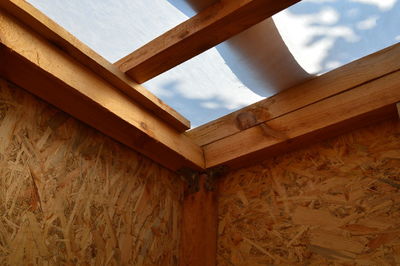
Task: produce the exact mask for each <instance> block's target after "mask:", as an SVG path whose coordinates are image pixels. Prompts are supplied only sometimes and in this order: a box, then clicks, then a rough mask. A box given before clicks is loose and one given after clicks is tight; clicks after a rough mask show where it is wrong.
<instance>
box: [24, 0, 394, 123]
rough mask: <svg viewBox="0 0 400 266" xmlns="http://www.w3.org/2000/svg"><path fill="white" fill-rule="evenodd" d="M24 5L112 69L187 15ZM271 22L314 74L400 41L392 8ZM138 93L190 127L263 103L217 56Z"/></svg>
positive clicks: (45, 2)
mask: <svg viewBox="0 0 400 266" xmlns="http://www.w3.org/2000/svg"><path fill="white" fill-rule="evenodd" d="M29 2H30V3H32V4H33V5H34V6H36V7H37V8H38V9H40V10H41V11H43V12H44V13H45V14H47V15H48V16H49V17H51V18H52V19H54V20H55V21H56V22H58V23H59V24H60V25H61V26H63V27H64V28H66V29H67V30H68V31H70V32H71V33H72V34H74V35H75V36H76V37H77V38H78V39H80V40H81V41H82V42H84V43H85V44H87V45H88V46H89V47H91V48H92V49H93V50H95V51H96V52H98V53H99V54H100V55H102V56H103V57H104V58H106V59H107V60H109V61H111V62H115V61H117V60H118V59H120V58H122V57H123V56H125V55H127V54H129V53H130V52H132V51H134V50H135V49H137V48H139V47H140V46H142V45H143V44H145V43H147V42H148V41H150V40H152V39H154V38H155V37H157V36H158V35H160V34H162V33H163V32H165V31H167V30H169V29H170V28H172V27H174V26H175V25H177V24H179V23H181V22H183V21H184V20H185V19H187V16H186V15H190V9H189V8H188V6H187V5H186V4H185V1H184V0H168V1H167V0H151V1H148V0H68V1H65V0H51V1H50V0H29ZM171 3H172V4H171ZM174 5H175V6H174ZM181 11H182V12H181ZM185 14H186V15H185ZM274 20H275V23H276V25H277V27H278V29H279V31H280V32H281V34H282V36H283V38H284V40H285V41H286V43H287V45H288V48H289V49H290V51H291V52H292V53H293V54H294V56H295V58H296V59H297V60H298V62H299V63H300V64H301V66H302V67H303V68H304V69H305V70H307V71H308V72H309V73H313V74H320V73H323V72H326V71H329V70H331V69H333V68H336V67H338V66H341V65H343V64H346V63H348V62H350V61H353V60H355V59H357V58H360V57H362V56H365V55H367V54H370V53H372V52H374V51H377V50H380V49H382V48H384V47H387V46H389V45H391V44H394V43H397V42H399V41H400V2H399V1H398V0H306V1H302V2H301V3H300V4H297V5H295V6H293V7H291V8H290V9H289V10H286V11H284V12H281V13H279V14H278V15H276V16H275V17H274ZM249 71H251V70H249ZM288 75H290V73H288ZM144 85H145V87H146V88H148V89H149V90H150V91H152V92H153V93H155V94H156V95H157V96H158V97H159V98H161V99H163V100H164V101H165V102H167V103H168V104H169V105H171V106H172V107H173V108H175V109H176V110H177V111H179V112H180V113H182V114H183V115H184V116H185V117H187V118H188V119H189V120H191V121H192V125H193V126H198V125H200V124H203V123H206V122H208V121H211V120H213V119H216V118H218V117H220V116H222V115H224V114H227V113H230V112H232V111H233V110H235V109H238V108H241V107H243V106H246V105H248V104H251V103H253V102H256V101H258V100H261V99H262V97H261V96H259V95H257V94H255V93H253V92H252V91H251V90H249V89H248V88H246V87H245V86H244V85H243V84H242V83H241V82H240V80H239V79H238V78H237V77H236V76H235V75H234V74H233V73H232V71H231V70H230V68H229V67H228V66H227V65H226V63H225V62H224V60H223V58H222V57H221V56H220V54H219V53H218V51H217V50H216V49H215V48H213V49H210V50H209V51H207V52H205V53H203V54H201V55H200V56H197V57H195V58H193V59H191V60H189V61H188V62H185V63H183V64H182V65H180V66H178V67H176V68H174V69H172V70H170V71H168V72H166V73H164V74H162V75H160V76H159V77H156V78H154V79H152V80H150V81H148V82H146V83H145V84H144Z"/></svg>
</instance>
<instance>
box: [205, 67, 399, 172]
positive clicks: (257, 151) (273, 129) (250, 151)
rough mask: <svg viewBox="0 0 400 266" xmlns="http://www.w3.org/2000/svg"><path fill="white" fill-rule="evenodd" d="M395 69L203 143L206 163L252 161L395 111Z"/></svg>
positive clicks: (233, 163)
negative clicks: (235, 132) (319, 99)
mask: <svg viewBox="0 0 400 266" xmlns="http://www.w3.org/2000/svg"><path fill="white" fill-rule="evenodd" d="M399 101H400V71H396V72H394V73H391V74H388V75H386V76H383V77H381V78H379V79H377V80H374V81H371V82H369V83H366V84H363V85H361V86H358V87H356V88H353V89H351V90H348V91H345V92H343V93H340V94H337V95H334V96H332V97H330V98H328V99H325V100H322V101H319V102H316V103H314V104H311V105H308V106H306V107H304V108H301V109H299V110H296V111H293V112H291V113H288V114H285V115H283V116H280V117H277V118H275V119H272V120H270V121H268V122H264V123H262V124H259V125H258V126H254V127H251V128H249V129H246V130H243V131H241V132H239V133H237V134H235V135H232V136H229V137H227V138H224V139H221V140H218V141H216V142H213V143H210V144H208V145H205V146H204V147H203V148H204V153H205V158H206V167H214V166H216V165H220V164H227V165H230V166H232V167H238V166H242V165H244V164H249V163H254V162H256V161H257V160H260V159H263V158H265V157H266V156H272V155H275V154H277V153H281V152H285V151H289V150H291V149H293V148H295V147H297V146H298V145H305V144H308V143H310V142H315V141H317V140H318V139H321V138H325V137H328V136H332V135H336V134H339V133H342V132H343V131H347V130H352V129H355V128H357V127H360V126H363V125H366V124H368V123H370V122H371V121H373V120H379V119H386V118H387V117H388V116H394V115H396V107H395V106H396V103H397V102H399Z"/></svg>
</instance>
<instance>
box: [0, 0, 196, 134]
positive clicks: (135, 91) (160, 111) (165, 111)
mask: <svg viewBox="0 0 400 266" xmlns="http://www.w3.org/2000/svg"><path fill="white" fill-rule="evenodd" d="M0 8H2V9H4V10H6V11H7V12H8V13H9V14H12V15H13V16H15V17H16V18H18V19H19V20H20V21H22V22H23V23H24V24H25V25H28V26H29V27H30V28H31V30H33V31H35V32H36V33H38V34H40V35H41V36H42V37H43V38H44V39H46V40H47V41H49V42H50V43H51V44H52V45H54V46H55V47H57V48H59V49H61V50H63V51H64V52H65V53H67V54H68V55H69V56H71V57H72V58H74V59H76V60H77V61H79V62H80V63H81V64H83V65H85V66H86V67H88V68H90V69H91V70H93V71H94V72H95V73H96V74H97V75H99V76H101V77H102V78H104V79H105V80H107V81H108V82H110V83H111V84H112V85H113V86H114V87H115V88H116V89H119V90H121V91H122V92H124V93H125V94H126V95H128V96H129V97H131V98H132V99H133V100H135V101H136V102H138V103H139V104H141V105H142V106H143V107H145V108H147V109H148V110H150V111H151V112H153V113H154V114H155V115H157V116H158V117H160V118H161V119H163V120H164V121H166V122H167V123H168V124H170V125H171V126H173V127H174V128H175V129H177V130H178V131H179V132H183V131H185V130H187V129H189V128H190V121H189V120H187V119H186V118H184V117H183V116H182V115H181V114H179V113H178V112H176V111H175V110H174V109H172V108H171V107H170V106H168V105H167V104H165V103H164V102H163V101H161V100H160V99H158V98H157V97H156V96H155V95H154V94H152V93H151V92H150V91H148V90H147V89H145V88H144V87H142V86H141V85H139V84H137V83H135V82H132V80H131V79H129V78H128V77H126V76H125V75H124V74H123V73H122V72H121V71H120V70H119V69H118V68H117V67H115V66H114V65H113V64H111V63H110V62H108V61H107V60H105V59H104V58H103V57H101V56H100V55H98V54H97V53H96V52H94V51H93V50H92V49H90V48H89V47H87V46H86V45H85V44H83V43H82V42H80V41H79V40H78V39H77V38H75V37H74V36H73V35H71V34H70V33H68V32H67V31H66V30H65V29H63V28H62V27H60V26H59V25H58V24H56V23H55V22H54V21H52V20H51V19H50V18H48V17H47V16H45V15H44V14H43V13H41V12H40V11H39V10H37V9H36V8H34V7H33V6H32V5H30V4H29V3H28V2H27V1H24V0H1V1H0Z"/></svg>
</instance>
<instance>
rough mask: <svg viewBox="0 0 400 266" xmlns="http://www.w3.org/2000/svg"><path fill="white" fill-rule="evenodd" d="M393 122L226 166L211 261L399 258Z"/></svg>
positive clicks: (399, 138) (398, 144)
mask: <svg viewBox="0 0 400 266" xmlns="http://www.w3.org/2000/svg"><path fill="white" fill-rule="evenodd" d="M399 228H400V122H399V120H391V121H387V122H384V123H380V124H376V125H372V126H370V127H367V128H363V129H361V130H358V131H353V132H351V133H349V134H346V135H342V136H340V137H337V138H334V139H331V140H329V141H325V142H323V143H320V144H315V145H314V146H312V147H309V148H306V149H303V150H299V151H296V152H292V153H289V154H286V155H282V156H279V157H276V158H273V159H270V160H266V161H264V162H263V163H261V164H259V165H255V166H253V167H249V168H244V169H241V170H237V171H235V172H232V173H230V174H229V176H227V177H226V178H225V179H224V180H222V181H221V183H220V199H219V228H218V230H219V242H218V265H243V266H244V265H249V266H250V265H251V266H256V265H352V266H353V265H363V266H365V265H400V229H399Z"/></svg>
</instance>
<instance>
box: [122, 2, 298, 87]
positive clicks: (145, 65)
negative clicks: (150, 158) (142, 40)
mask: <svg viewBox="0 0 400 266" xmlns="http://www.w3.org/2000/svg"><path fill="white" fill-rule="evenodd" d="M299 1H300V0H281V1H274V0H235V1H233V0H223V1H217V2H216V3H215V4H213V5H211V6H209V7H208V8H206V9H205V10H203V11H201V12H200V13H199V14H197V15H195V16H194V17H192V18H190V19H188V20H187V21H185V22H183V23H181V24H180V25H178V26H177V27H175V28H173V29H171V30H170V31H168V32H166V33H164V34H163V35H161V36H159V37H158V38H156V39H154V40H153V41H151V42H149V43H148V44H146V45H144V46H143V47H141V48H139V49H138V50H136V51H134V52H133V53H131V54H129V55H127V56H126V57H124V58H122V59H121V60H119V61H118V62H116V63H115V65H116V66H118V67H119V68H120V69H121V71H122V72H125V73H126V74H127V75H129V76H130V77H132V78H133V79H134V80H135V81H136V82H139V83H143V82H145V81H147V80H149V79H151V78H153V77H155V76H157V75H159V74H161V73H163V72H165V71H167V70H169V69H171V68H173V67H175V66H177V65H179V64H181V63H183V62H185V61H187V60H189V59H190V58H192V57H194V56H196V55H198V54H200V53H202V52H204V51H206V50H208V49H210V48H212V47H214V46H216V45H217V44H219V43H221V42H223V41H225V40H227V39H229V38H230V37H232V36H234V35H236V34H238V33H240V32H242V31H244V30H246V29H248V28H249V27H251V26H253V25H255V24H257V23H259V22H261V21H263V20H264V19H266V18H268V17H271V16H272V15H274V14H275V13H278V12H279V11H281V10H283V9H285V8H287V7H289V6H291V5H293V4H295V3H297V2H299Z"/></svg>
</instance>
